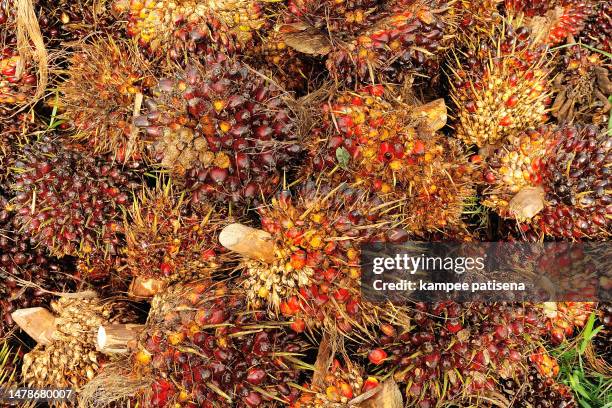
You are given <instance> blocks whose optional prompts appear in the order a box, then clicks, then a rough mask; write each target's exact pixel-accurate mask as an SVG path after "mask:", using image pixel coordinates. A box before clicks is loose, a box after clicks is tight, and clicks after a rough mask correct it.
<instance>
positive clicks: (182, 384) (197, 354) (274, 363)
mask: <svg viewBox="0 0 612 408" xmlns="http://www.w3.org/2000/svg"><path fill="white" fill-rule="evenodd" d="M245 300H246V299H245V298H244V297H243V296H241V295H240V294H236V293H232V292H231V291H229V290H228V289H227V288H225V287H224V286H222V285H218V286H212V287H211V286H210V285H207V284H192V285H177V286H174V287H172V288H170V289H169V290H168V291H167V292H166V293H164V294H163V295H159V296H158V297H156V298H155V299H153V301H152V309H151V312H150V313H149V318H148V321H147V326H148V327H149V330H147V331H146V334H144V335H143V336H142V337H141V338H140V339H139V346H138V351H137V352H136V353H135V354H134V356H133V359H134V362H135V366H134V369H135V370H138V371H140V372H141V374H142V375H147V376H151V378H153V380H154V382H153V384H152V386H151V387H150V389H146V390H142V392H143V393H145V395H146V401H147V404H148V405H147V406H152V407H165V406H168V404H169V403H172V402H174V401H179V402H182V403H185V406H188V407H198V406H206V407H209V406H210V407H213V406H219V405H222V404H226V403H227V401H228V400H229V401H234V402H235V404H236V405H233V406H237V407H256V406H260V405H262V403H264V401H273V400H280V401H285V402H290V401H292V400H294V399H295V398H296V396H297V393H298V391H297V389H295V388H291V387H290V386H289V385H288V383H290V382H295V381H297V380H298V379H299V376H300V373H299V371H298V370H296V369H295V368H292V367H291V364H290V362H289V360H286V359H285V358H284V357H283V356H284V355H287V356H291V355H298V354H299V353H300V352H303V350H304V344H303V342H302V341H301V340H299V339H298V338H297V335H296V334H295V333H290V332H287V331H285V330H284V329H283V327H282V325H278V324H275V323H273V322H266V320H265V316H264V313H261V312H254V313H246V312H245V306H246V303H245Z"/></svg>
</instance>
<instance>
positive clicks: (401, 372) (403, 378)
mask: <svg viewBox="0 0 612 408" xmlns="http://www.w3.org/2000/svg"><path fill="white" fill-rule="evenodd" d="M538 313H539V309H538V308H535V307H533V306H531V305H512V304H491V303H489V304H485V303H474V304H470V303H465V304H459V303H454V302H437V303H427V304H426V303H419V304H416V305H414V307H413V308H412V309H411V311H410V312H408V314H409V316H410V321H411V322H412V324H411V325H410V327H405V328H402V327H398V330H397V331H396V332H395V333H389V334H390V335H389V334H387V333H386V332H385V331H382V329H381V333H377V334H375V335H374V336H373V337H372V339H371V340H368V341H366V342H364V343H363V345H362V346H361V347H360V349H359V351H360V353H361V354H363V356H364V357H365V356H367V357H368V359H369V360H370V362H371V363H372V365H373V366H375V367H376V369H377V370H383V371H382V372H385V370H391V369H392V370H393V372H394V374H393V376H394V379H395V381H397V382H398V383H400V384H406V385H407V386H406V387H401V386H400V388H403V389H405V393H406V394H405V401H406V403H407V404H408V405H409V406H419V405H417V404H418V403H420V401H422V400H424V399H428V403H429V404H431V406H436V405H440V404H443V403H445V402H447V401H456V400H455V398H460V397H461V396H462V395H466V394H469V395H479V394H483V393H487V392H490V391H492V388H493V387H494V386H495V385H494V384H495V383H496V382H497V381H499V380H500V379H501V378H519V377H521V376H522V375H523V374H524V373H525V364H526V363H527V359H526V357H527V356H529V355H530V354H531V353H532V352H533V351H534V350H535V348H536V347H537V345H538V344H540V342H542V340H543V338H542V327H540V326H538V325H534V324H531V323H529V322H530V321H531V320H530V319H531V317H532V315H533V316H535V317H539V316H540V315H539V314H538ZM459 319H460V320H461V325H462V328H460V329H459V330H457V331H455V329H454V326H453V323H452V322H454V321H455V320H459ZM536 320H537V319H536ZM449 322H451V324H450V327H449ZM536 323H537V322H536ZM443 384H446V388H445V387H443ZM443 389H444V391H442V390H443Z"/></svg>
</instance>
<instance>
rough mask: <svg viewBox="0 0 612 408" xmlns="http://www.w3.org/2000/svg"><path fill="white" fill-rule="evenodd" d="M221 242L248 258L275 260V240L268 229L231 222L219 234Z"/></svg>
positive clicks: (268, 261)
mask: <svg viewBox="0 0 612 408" xmlns="http://www.w3.org/2000/svg"><path fill="white" fill-rule="evenodd" d="M219 242H220V243H221V245H223V246H224V247H225V248H227V249H229V250H230V251H234V252H237V253H239V254H240V255H242V256H244V257H247V258H251V259H257V260H260V261H263V262H266V263H273V262H274V260H275V257H274V242H273V241H272V236H271V235H270V234H268V233H267V232H266V231H262V230H259V229H255V228H251V227H247V226H246V225H242V224H230V225H228V226H227V227H225V228H223V231H221V234H219Z"/></svg>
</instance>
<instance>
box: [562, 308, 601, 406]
mask: <svg viewBox="0 0 612 408" xmlns="http://www.w3.org/2000/svg"><path fill="white" fill-rule="evenodd" d="M602 329H603V326H598V327H595V313H592V314H591V316H590V317H589V320H588V322H587V324H586V326H585V328H584V330H583V331H582V333H580V335H578V337H577V338H576V339H574V341H572V342H571V343H570V344H569V345H564V346H562V347H560V348H558V349H555V350H553V352H552V354H553V355H554V356H555V357H556V358H557V360H558V361H559V368H560V370H559V377H558V380H559V381H560V382H562V383H564V384H566V385H567V386H569V387H570V388H571V389H572V391H573V392H574V395H575V397H576V401H577V402H578V404H579V406H580V407H582V408H612V377H610V376H606V375H604V374H601V373H598V372H596V371H594V370H592V369H590V368H589V367H588V365H587V364H585V361H584V357H585V356H584V354H585V352H586V350H587V347H588V346H589V344H591V342H592V341H593V339H594V338H595V336H596V335H597V333H599V332H600V331H601V330H602Z"/></svg>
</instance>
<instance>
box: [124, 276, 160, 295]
mask: <svg viewBox="0 0 612 408" xmlns="http://www.w3.org/2000/svg"><path fill="white" fill-rule="evenodd" d="M165 287H166V284H165V283H164V281H161V280H159V279H153V278H149V279H145V278H142V277H137V278H134V279H133V280H132V283H131V284H130V289H129V292H128V295H129V296H131V297H135V298H151V297H153V296H155V295H157V294H158V293H159V292H161V291H162V290H164V288H165Z"/></svg>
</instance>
